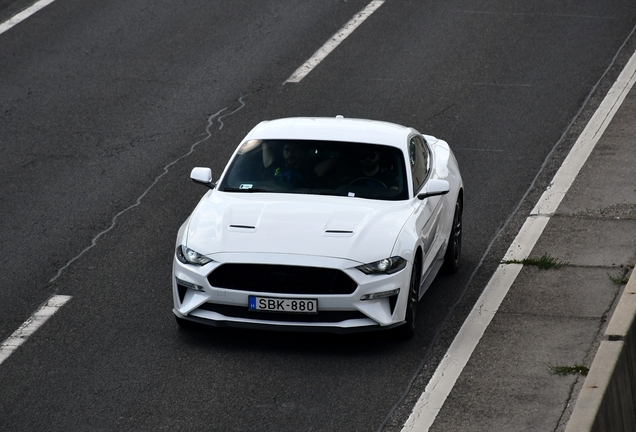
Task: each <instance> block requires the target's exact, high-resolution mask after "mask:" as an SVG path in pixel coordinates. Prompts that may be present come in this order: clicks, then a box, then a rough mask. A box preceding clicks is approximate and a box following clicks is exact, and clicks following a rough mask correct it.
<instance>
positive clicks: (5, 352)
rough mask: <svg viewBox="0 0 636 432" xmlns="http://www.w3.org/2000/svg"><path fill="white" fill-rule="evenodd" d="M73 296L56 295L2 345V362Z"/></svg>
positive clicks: (0, 360) (0, 352) (0, 348)
mask: <svg viewBox="0 0 636 432" xmlns="http://www.w3.org/2000/svg"><path fill="white" fill-rule="evenodd" d="M70 299H71V296H65V295H54V296H52V297H51V298H50V299H49V300H48V301H47V302H46V303H45V304H44V305H43V306H42V307H40V309H38V310H37V311H35V313H34V314H33V315H31V317H30V318H29V319H28V320H26V321H25V322H24V323H23V324H22V325H21V326H20V327H19V328H18V329H17V330H16V331H14V332H13V334H12V335H11V336H9V337H8V338H7V339H6V340H5V341H4V342H2V344H1V345H0V364H2V362H4V361H5V360H6V359H7V358H9V356H10V355H11V354H12V353H13V351H15V350H16V349H18V347H19V346H20V345H22V344H23V343H24V342H26V340H27V339H28V338H29V337H30V336H31V335H32V334H33V333H35V331H36V330H37V329H39V328H40V327H41V326H42V324H44V323H45V322H46V321H47V320H48V319H49V318H51V317H52V316H53V314H54V313H55V312H57V311H58V310H59V309H60V308H61V307H62V306H64V304H65V303H66V302H67V301H69V300H70Z"/></svg>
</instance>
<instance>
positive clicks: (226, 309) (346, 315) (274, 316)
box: [199, 303, 367, 323]
mask: <svg viewBox="0 0 636 432" xmlns="http://www.w3.org/2000/svg"><path fill="white" fill-rule="evenodd" d="M199 308H200V309H204V310H207V311H211V312H217V313H220V314H221V315H224V316H226V317H232V318H248V319H255V320H262V321H283V322H302V323H311V322H319V323H337V322H341V321H346V320H349V319H360V318H367V316H366V315H365V314H363V313H362V312H360V311H318V313H317V314H289V313H278V312H256V311H250V310H248V309H247V307H245V306H230V305H223V304H217V303H204V304H202V305H201V306H199Z"/></svg>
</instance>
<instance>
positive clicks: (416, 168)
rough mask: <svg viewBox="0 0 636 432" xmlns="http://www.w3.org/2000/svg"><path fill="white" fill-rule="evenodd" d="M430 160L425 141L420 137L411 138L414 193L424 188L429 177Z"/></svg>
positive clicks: (410, 156) (410, 151) (410, 153)
mask: <svg viewBox="0 0 636 432" xmlns="http://www.w3.org/2000/svg"><path fill="white" fill-rule="evenodd" d="M428 159H429V155H428V147H427V145H426V143H425V142H424V139H423V138H422V137H421V136H419V135H416V136H414V137H411V139H410V141H409V162H410V165H411V176H412V178H413V192H417V191H418V190H419V189H420V188H421V187H422V185H423V184H424V181H425V180H426V177H427V176H428V170H429V160H428Z"/></svg>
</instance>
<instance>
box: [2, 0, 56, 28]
mask: <svg viewBox="0 0 636 432" xmlns="http://www.w3.org/2000/svg"><path fill="white" fill-rule="evenodd" d="M54 1H55V0H40V1H39V2H36V3H34V4H33V5H31V6H29V7H28V8H26V9H25V10H23V11H22V12H20V13H18V14H15V15H14V16H12V17H11V18H9V19H8V20H6V21H5V22H3V23H1V24H0V34H2V33H4V32H6V31H7V30H9V29H10V28H11V27H13V26H14V25H16V24H19V23H21V22H22V21H24V20H25V19H27V18H28V17H30V16H31V15H33V14H34V13H36V12H37V11H39V10H40V9H42V8H44V7H46V6H48V5H50V4H51V3H53V2H54Z"/></svg>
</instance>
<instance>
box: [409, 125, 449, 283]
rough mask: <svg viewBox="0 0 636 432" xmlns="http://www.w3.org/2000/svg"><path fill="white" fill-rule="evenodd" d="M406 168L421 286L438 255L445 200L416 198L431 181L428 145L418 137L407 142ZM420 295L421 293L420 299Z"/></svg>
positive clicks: (435, 197)
mask: <svg viewBox="0 0 636 432" xmlns="http://www.w3.org/2000/svg"><path fill="white" fill-rule="evenodd" d="M408 148H409V165H410V169H411V179H412V182H413V198H412V200H413V201H412V202H413V206H414V207H415V211H414V216H415V224H416V229H417V233H418V236H419V239H420V242H421V245H422V252H423V260H422V275H421V278H420V281H421V282H424V280H425V279H426V277H427V276H428V273H429V272H430V270H431V268H432V266H433V265H434V264H435V263H434V261H435V258H436V256H437V253H438V249H439V245H440V242H439V241H438V240H439V235H440V232H441V231H442V226H441V221H440V219H441V218H440V215H441V214H442V210H443V205H444V200H443V198H442V196H433V197H428V198H425V199H423V200H421V199H419V198H418V197H417V195H418V193H421V192H423V191H424V190H425V187H426V182H427V181H428V180H429V179H431V178H433V177H434V166H432V164H433V160H432V154H431V151H430V149H429V147H428V144H427V143H426V141H425V140H424V138H423V137H422V136H421V135H413V136H411V137H410V138H409V146H408ZM421 294H422V292H420V295H421Z"/></svg>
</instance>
